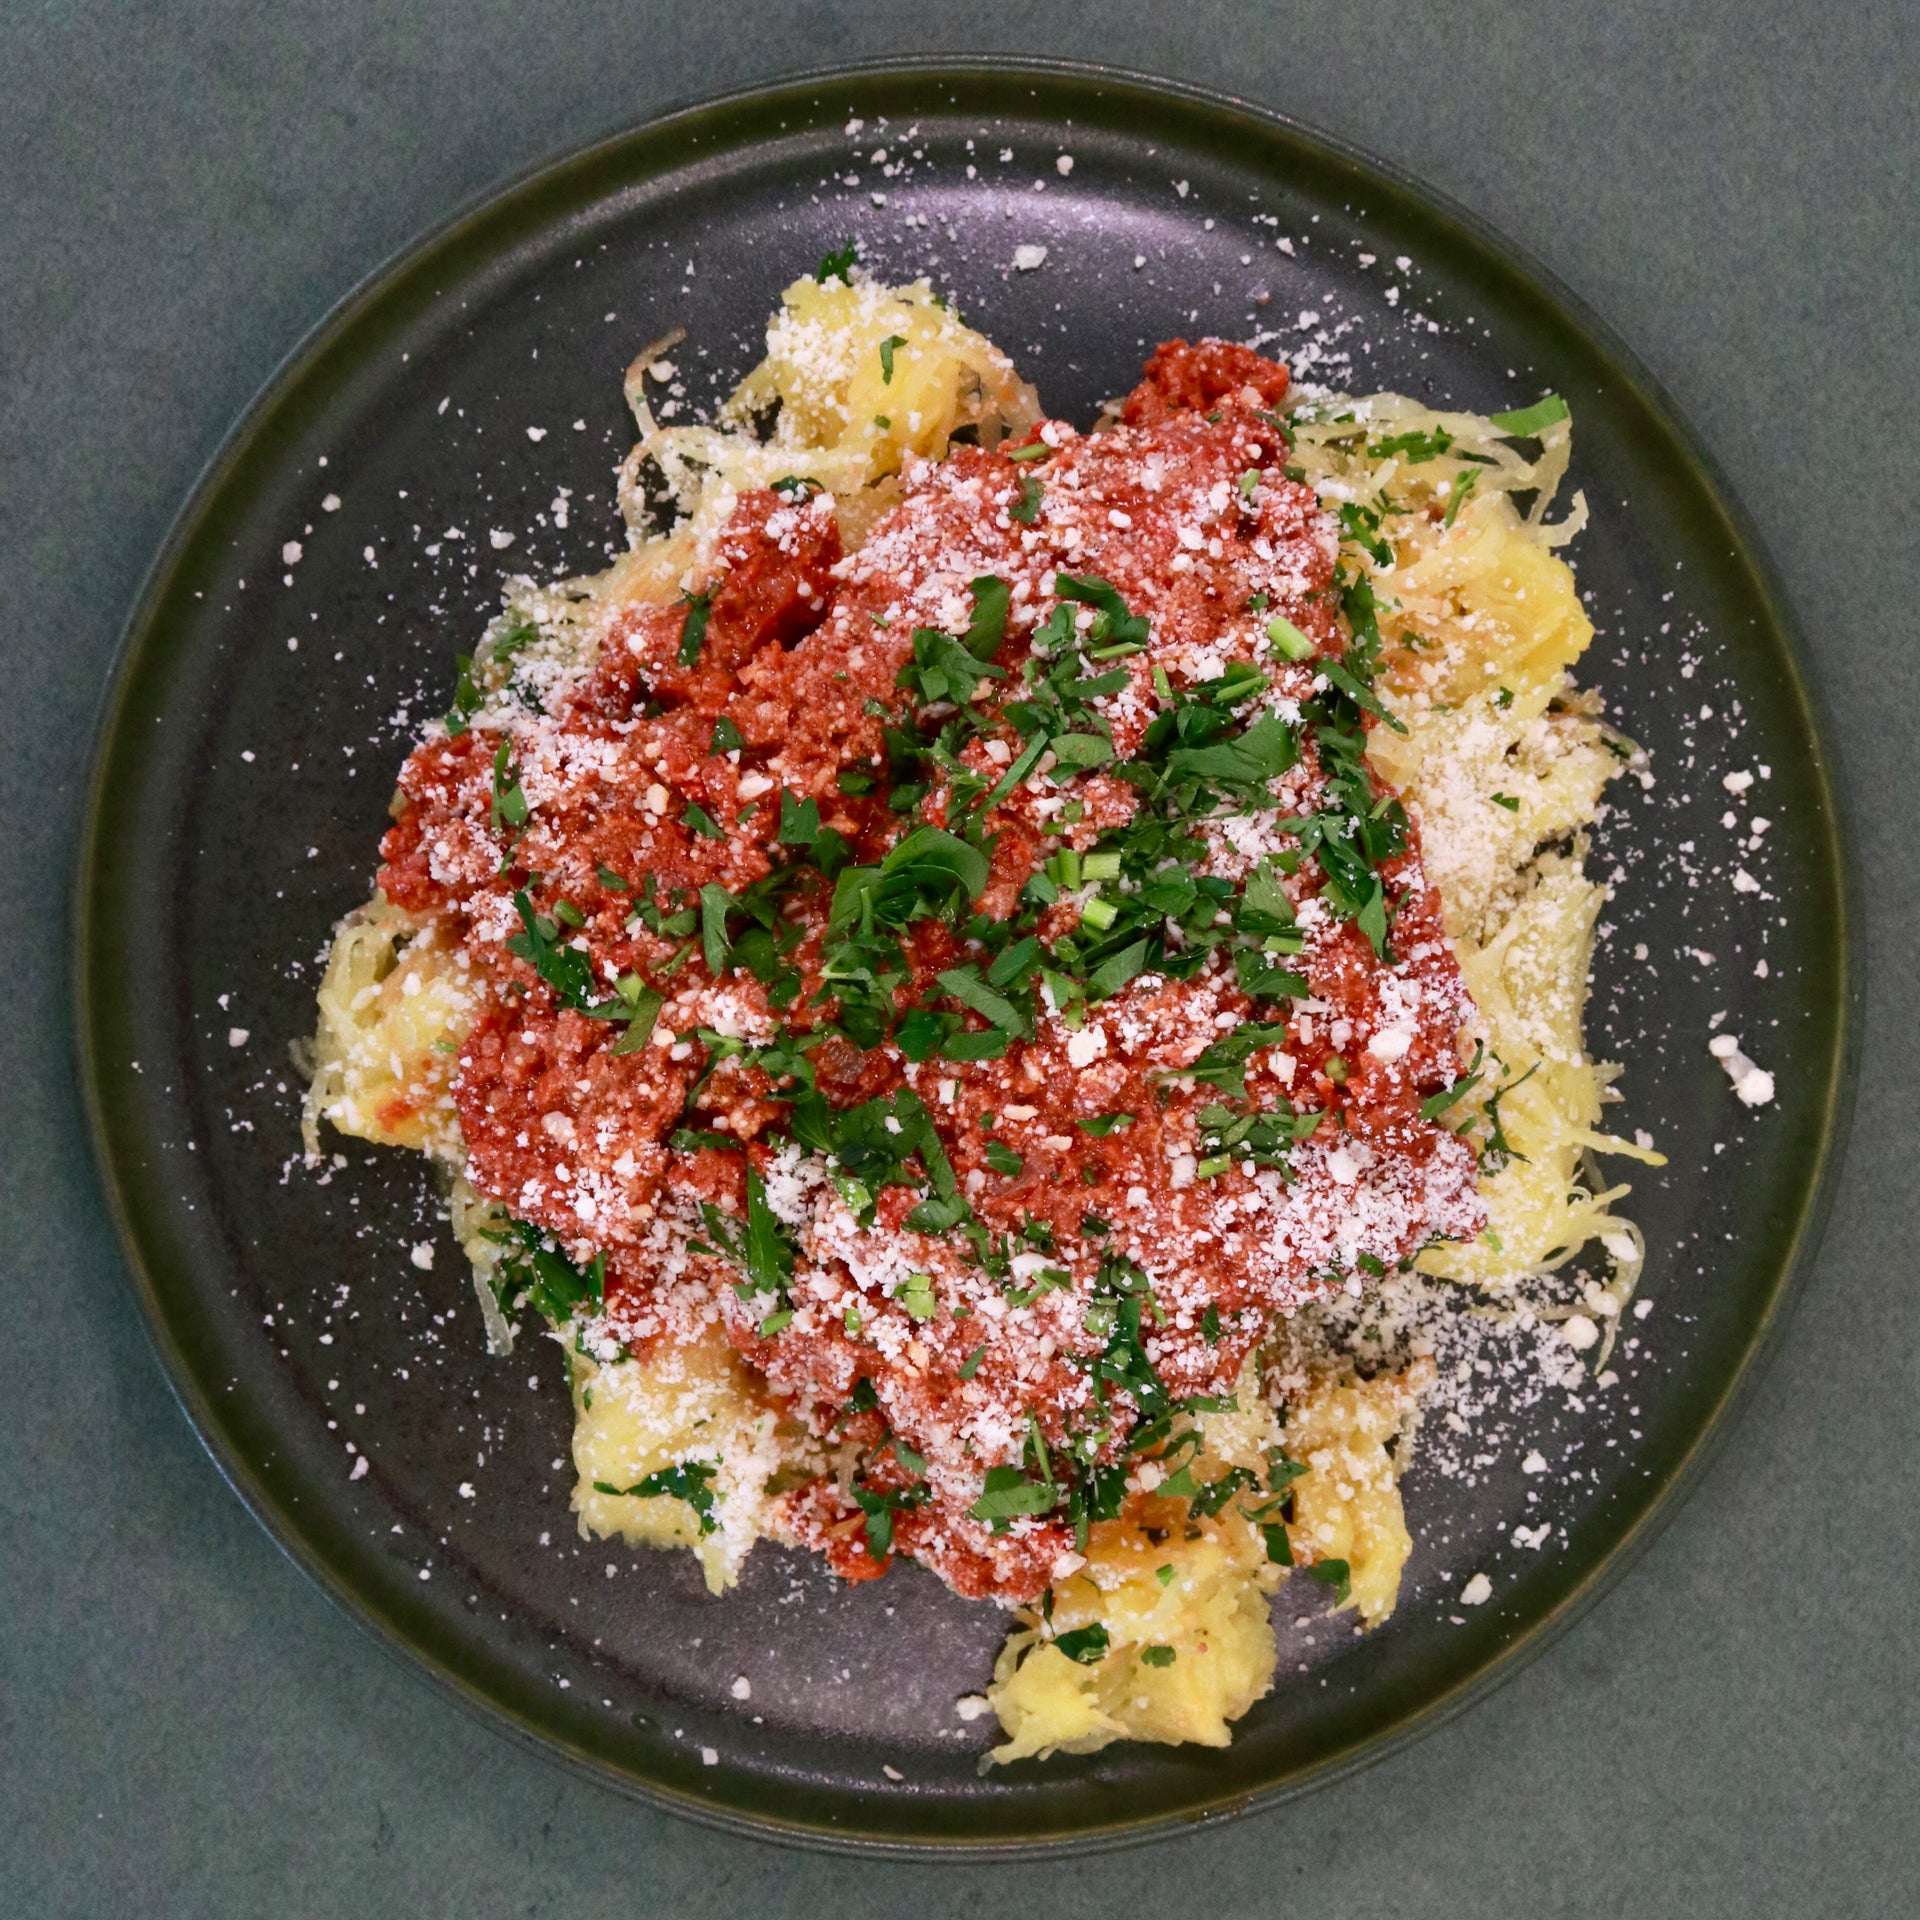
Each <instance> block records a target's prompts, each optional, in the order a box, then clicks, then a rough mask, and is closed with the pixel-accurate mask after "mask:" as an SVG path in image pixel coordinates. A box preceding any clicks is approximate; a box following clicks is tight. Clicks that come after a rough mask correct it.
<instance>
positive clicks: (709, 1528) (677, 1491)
mask: <svg viewBox="0 0 1920 1920" xmlns="http://www.w3.org/2000/svg"><path fill="white" fill-rule="evenodd" d="M718 1471H719V1469H718V1467H716V1466H715V1465H714V1463H713V1462H712V1461H710V1460H683V1461H682V1462H681V1463H680V1464H679V1465H678V1466H675V1467H662V1468H661V1469H660V1470H659V1472H657V1473H650V1474H648V1475H647V1477H646V1478H645V1479H644V1480H638V1481H635V1482H634V1484H633V1485H632V1486H630V1487H610V1486H608V1484H607V1483H606V1482H605V1481H604V1480H596V1481H595V1482H594V1483H593V1490H594V1492H595V1493H606V1494H612V1495H613V1496H614V1497H615V1498H616V1499H634V1500H660V1499H672V1500H684V1501H685V1502H686V1503H687V1505H688V1506H690V1507H691V1508H692V1509H693V1512H694V1518H695V1519H696V1520H698V1521H699V1523H700V1532H701V1535H702V1536H703V1537H704V1536H705V1535H707V1534H710V1533H717V1532H718V1531H719V1528H720V1523H719V1521H718V1520H716V1519H715V1518H714V1517H713V1506H714V1500H713V1476H714V1475H715V1474H716V1473H717V1472H718Z"/></svg>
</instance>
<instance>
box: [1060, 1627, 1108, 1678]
mask: <svg viewBox="0 0 1920 1920" xmlns="http://www.w3.org/2000/svg"><path fill="white" fill-rule="evenodd" d="M1051 1644H1052V1646H1053V1649H1054V1651H1055V1652H1056V1653H1064V1654H1065V1655H1066V1656H1067V1658H1068V1659H1069V1660H1075V1661H1078V1662H1079V1664H1080V1665H1081V1666H1083V1667H1093V1666H1098V1665H1099V1663H1100V1662H1101V1661H1102V1660H1104V1659H1105V1658H1106V1657H1107V1648H1108V1646H1109V1644H1110V1642H1109V1639H1108V1635H1107V1630H1106V1628H1105V1626H1104V1625H1102V1623H1101V1622H1100V1621H1098V1620H1096V1621H1095V1622H1094V1623H1093V1624H1092V1626H1090V1627H1076V1628H1074V1630H1073V1631H1072V1632H1071V1633H1063V1634H1060V1635H1059V1636H1058V1637H1057V1638H1055V1639H1054V1640H1053V1641H1052V1642H1051Z"/></svg>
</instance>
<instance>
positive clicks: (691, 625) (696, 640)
mask: <svg viewBox="0 0 1920 1920" xmlns="http://www.w3.org/2000/svg"><path fill="white" fill-rule="evenodd" d="M681 603H682V604H683V605H684V606H685V607H686V610H687V617H686V619H685V621H684V622H683V623H682V624H681V628H680V649H679V653H678V655H677V658H678V659H679V662H680V664H681V665H682V666H683V667H690V666H693V665H694V664H695V663H696V662H697V661H698V660H699V658H700V647H701V644H702V642H703V641H705V639H706V637H707V621H708V619H709V618H710V617H711V616H712V613H713V595H712V594H711V593H688V594H682V595H681Z"/></svg>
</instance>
